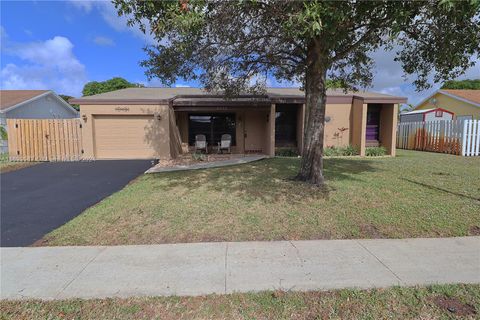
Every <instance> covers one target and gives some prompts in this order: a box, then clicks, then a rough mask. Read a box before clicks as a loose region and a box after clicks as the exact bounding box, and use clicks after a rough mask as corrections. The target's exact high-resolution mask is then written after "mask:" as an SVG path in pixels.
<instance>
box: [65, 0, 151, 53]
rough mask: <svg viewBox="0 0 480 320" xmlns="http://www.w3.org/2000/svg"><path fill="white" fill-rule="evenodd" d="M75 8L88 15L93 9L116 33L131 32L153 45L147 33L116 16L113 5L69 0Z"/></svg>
mask: <svg viewBox="0 0 480 320" xmlns="http://www.w3.org/2000/svg"><path fill="white" fill-rule="evenodd" d="M69 3H70V4H72V5H73V6H74V7H75V8H77V9H79V10H82V11H84V12H86V13H90V12H91V11H92V9H93V8H95V9H96V10H98V12H99V13H100V15H101V16H102V18H103V20H105V22H106V23H107V24H108V25H109V26H110V27H112V28H113V29H114V30H116V31H118V32H131V33H132V34H133V35H134V36H135V37H137V38H139V39H142V40H143V41H145V43H148V44H154V43H155V39H154V37H153V36H152V35H151V34H149V33H148V32H147V34H145V33H143V32H142V31H141V30H140V28H139V27H138V26H133V27H129V26H128V25H127V20H128V17H126V16H120V17H119V16H118V12H117V9H115V5H114V4H113V3H112V2H110V1H76V0H69Z"/></svg>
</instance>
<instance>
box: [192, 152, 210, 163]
mask: <svg viewBox="0 0 480 320" xmlns="http://www.w3.org/2000/svg"><path fill="white" fill-rule="evenodd" d="M192 159H193V160H195V161H205V160H206V159H207V156H206V155H204V154H203V153H199V152H194V153H192Z"/></svg>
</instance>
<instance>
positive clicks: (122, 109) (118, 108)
mask: <svg viewBox="0 0 480 320" xmlns="http://www.w3.org/2000/svg"><path fill="white" fill-rule="evenodd" d="M115 110H116V111H129V110H130V108H129V107H116V108H115Z"/></svg>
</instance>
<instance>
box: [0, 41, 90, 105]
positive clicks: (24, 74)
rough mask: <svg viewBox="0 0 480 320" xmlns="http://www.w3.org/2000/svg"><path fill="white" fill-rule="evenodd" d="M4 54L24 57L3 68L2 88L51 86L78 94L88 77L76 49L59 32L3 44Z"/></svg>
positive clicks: (57, 89) (61, 91)
mask: <svg viewBox="0 0 480 320" xmlns="http://www.w3.org/2000/svg"><path fill="white" fill-rule="evenodd" d="M4 47H5V48H4V52H5V54H8V55H11V56H15V57H18V58H20V59H21V60H23V62H24V63H22V64H21V65H18V64H14V63H10V64H7V65H6V66H5V67H4V68H3V69H2V70H1V76H2V79H1V82H0V83H1V87H2V89H52V90H54V91H55V92H57V93H63V94H69V95H73V96H78V95H79V94H80V92H81V90H82V88H83V85H84V84H85V82H86V81H87V77H86V73H85V66H84V65H83V64H82V63H80V61H79V60H78V59H77V57H76V56H75V55H74V53H73V44H72V43H71V42H70V40H69V39H68V38H65V37H61V36H56V37H54V38H52V39H49V40H46V41H43V42H29V43H15V44H10V43H7V44H4Z"/></svg>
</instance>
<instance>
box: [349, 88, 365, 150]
mask: <svg viewBox="0 0 480 320" xmlns="http://www.w3.org/2000/svg"><path fill="white" fill-rule="evenodd" d="M363 102H364V101H363V99H362V98H358V97H354V98H353V103H352V124H351V128H352V130H351V139H350V141H352V145H353V146H354V147H356V148H357V149H358V151H359V154H360V156H362V157H363V156H365V141H366V134H367V109H368V104H366V103H363Z"/></svg>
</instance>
